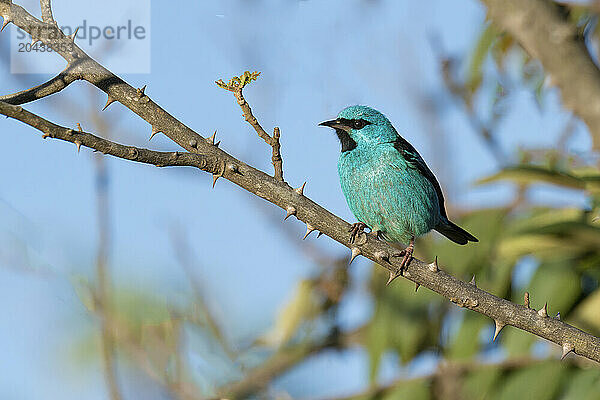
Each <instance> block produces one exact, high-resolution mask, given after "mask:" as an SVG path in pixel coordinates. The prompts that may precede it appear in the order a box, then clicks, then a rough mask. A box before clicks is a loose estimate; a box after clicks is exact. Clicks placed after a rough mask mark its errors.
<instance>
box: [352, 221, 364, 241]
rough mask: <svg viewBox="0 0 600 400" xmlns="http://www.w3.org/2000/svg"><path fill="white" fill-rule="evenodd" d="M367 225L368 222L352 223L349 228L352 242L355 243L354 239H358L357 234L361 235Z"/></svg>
mask: <svg viewBox="0 0 600 400" xmlns="http://www.w3.org/2000/svg"><path fill="white" fill-rule="evenodd" d="M366 227H367V224H365V223H364V222H357V223H354V224H352V226H351V227H350V229H349V230H348V232H350V243H354V241H355V240H356V236H358V235H360V234H361V233H364V232H365V228H366Z"/></svg>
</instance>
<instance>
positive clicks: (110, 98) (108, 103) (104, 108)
mask: <svg viewBox="0 0 600 400" xmlns="http://www.w3.org/2000/svg"><path fill="white" fill-rule="evenodd" d="M115 101H116V100H115V99H113V98H112V97H110V95H108V98H107V99H106V104H105V105H104V107H102V111H104V110H106V109H107V108H108V106H110V105H111V104H112V103H114V102H115Z"/></svg>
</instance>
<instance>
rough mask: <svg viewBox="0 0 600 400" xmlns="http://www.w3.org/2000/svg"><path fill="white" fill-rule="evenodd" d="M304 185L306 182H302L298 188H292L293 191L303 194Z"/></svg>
mask: <svg viewBox="0 0 600 400" xmlns="http://www.w3.org/2000/svg"><path fill="white" fill-rule="evenodd" d="M305 186H306V182H304V183H303V184H302V186H300V187H299V188H296V189H294V191H295V192H296V193H298V194H299V195H300V196H304V187H305Z"/></svg>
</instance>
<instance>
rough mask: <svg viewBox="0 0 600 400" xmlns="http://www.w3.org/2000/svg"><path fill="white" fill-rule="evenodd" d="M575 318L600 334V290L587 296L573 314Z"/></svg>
mask: <svg viewBox="0 0 600 400" xmlns="http://www.w3.org/2000/svg"><path fill="white" fill-rule="evenodd" d="M573 318H574V320H575V321H578V322H580V323H582V324H584V325H585V326H587V327H590V328H593V329H595V330H596V331H597V332H600V289H596V290H595V291H594V292H592V294H590V295H589V296H587V297H586V298H585V299H584V300H583V301H582V302H581V303H579V305H578V306H577V308H576V309H575V310H574V312H573Z"/></svg>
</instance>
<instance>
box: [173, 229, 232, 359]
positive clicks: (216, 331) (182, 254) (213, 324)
mask: <svg viewBox="0 0 600 400" xmlns="http://www.w3.org/2000/svg"><path fill="white" fill-rule="evenodd" d="M170 236H171V245H172V246H173V250H174V252H175V255H176V258H177V260H178V261H179V264H180V265H181V268H182V269H183V271H184V273H185V275H186V277H187V280H188V282H189V284H190V286H191V288H192V292H193V294H194V304H195V305H196V306H197V307H199V308H200V311H201V313H202V316H203V317H204V321H203V322H204V323H205V324H206V326H207V327H208V330H209V331H210V333H211V334H212V336H213V337H214V338H215V339H217V341H218V342H219V344H220V345H221V347H222V348H223V351H224V352H225V353H226V354H227V356H228V357H229V358H230V359H231V360H233V359H234V358H235V352H234V351H233V349H232V348H231V346H230V345H229V343H228V342H227V338H226V337H225V334H224V333H223V331H222V329H221V326H220V324H219V323H218V321H217V319H216V318H215V316H214V315H213V313H212V311H211V309H210V307H209V306H208V304H207V302H206V299H205V296H204V294H203V292H204V291H203V290H202V285H201V284H200V282H199V280H198V277H197V276H196V274H195V273H194V263H193V258H192V251H191V247H190V243H189V241H188V239H187V237H186V236H185V235H184V234H183V232H182V231H181V229H175V228H172V229H171V235H170Z"/></svg>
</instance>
